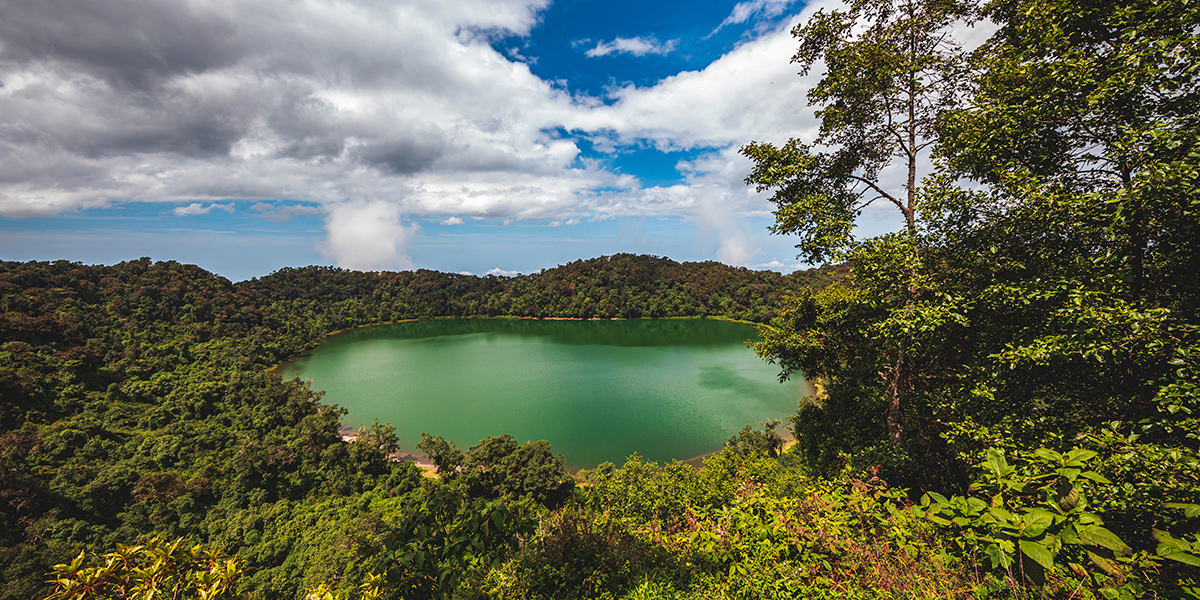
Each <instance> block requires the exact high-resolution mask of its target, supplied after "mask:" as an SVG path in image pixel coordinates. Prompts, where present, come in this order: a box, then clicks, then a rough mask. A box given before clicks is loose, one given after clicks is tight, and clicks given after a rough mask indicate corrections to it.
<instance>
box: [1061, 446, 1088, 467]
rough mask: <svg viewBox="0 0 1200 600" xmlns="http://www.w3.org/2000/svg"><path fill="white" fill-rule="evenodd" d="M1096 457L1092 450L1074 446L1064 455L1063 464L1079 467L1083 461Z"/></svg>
mask: <svg viewBox="0 0 1200 600" xmlns="http://www.w3.org/2000/svg"><path fill="white" fill-rule="evenodd" d="M1095 457H1096V452H1095V451H1094V450H1085V449H1083V448H1074V449H1072V450H1071V451H1070V452H1068V453H1067V455H1066V456H1065V457H1064V459H1065V463H1064V466H1067V467H1081V466H1083V463H1085V462H1087V461H1089V460H1091V459H1093V458H1095Z"/></svg>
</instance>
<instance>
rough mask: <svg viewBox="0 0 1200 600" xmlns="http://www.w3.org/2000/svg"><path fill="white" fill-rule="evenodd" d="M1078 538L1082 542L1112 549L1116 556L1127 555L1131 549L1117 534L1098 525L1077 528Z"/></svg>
mask: <svg viewBox="0 0 1200 600" xmlns="http://www.w3.org/2000/svg"><path fill="white" fill-rule="evenodd" d="M1079 540H1080V541H1082V542H1083V543H1084V544H1089V545H1092V546H1100V547H1101V548H1107V549H1109V550H1112V551H1113V553H1115V554H1117V555H1118V556H1128V555H1129V554H1131V553H1132V552H1133V549H1132V548H1130V547H1129V546H1127V545H1126V544H1125V542H1123V541H1121V538H1119V537H1117V534H1115V533H1113V532H1111V531H1109V530H1107V529H1105V528H1103V527H1101V526H1099V525H1087V526H1085V527H1083V528H1081V529H1080V530H1079Z"/></svg>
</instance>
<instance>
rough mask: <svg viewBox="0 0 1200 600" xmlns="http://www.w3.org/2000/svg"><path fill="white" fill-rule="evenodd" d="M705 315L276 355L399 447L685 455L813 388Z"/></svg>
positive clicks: (355, 339)
mask: <svg viewBox="0 0 1200 600" xmlns="http://www.w3.org/2000/svg"><path fill="white" fill-rule="evenodd" d="M756 337H757V332H756V331H755V330H754V328H753V327H752V326H749V325H745V324H741V323H729V322H725V321H712V320H637V321H533V320H508V319H470V320H436V321H421V322H413V323H398V324H395V325H385V326H381V327H375V328H370V329H362V330H357V331H351V332H348V333H344V334H341V335H337V336H334V337H332V338H330V339H329V340H326V341H325V342H323V343H322V344H321V345H320V346H319V347H318V348H317V349H316V350H314V351H313V352H312V353H310V354H307V355H304V356H301V357H298V358H297V359H296V360H294V361H292V362H289V363H286V364H285V365H283V366H282V367H281V369H280V373H281V375H283V377H285V378H291V377H293V376H298V377H300V378H302V379H312V380H313V384H312V386H313V389H317V390H325V392H326V394H325V402H329V403H333V404H338V405H339V406H342V407H343V408H346V409H348V410H349V414H348V415H347V416H346V418H345V422H346V424H347V425H351V426H356V425H359V424H363V423H370V422H371V421H372V420H373V419H376V418H378V419H379V420H381V421H387V422H390V423H392V424H393V425H395V426H396V434H397V436H398V437H399V438H400V445H401V447H404V448H410V449H411V448H413V447H415V446H416V443H417V442H418V441H420V434H421V432H423V431H424V432H428V433H433V434H438V435H442V436H444V437H445V438H447V439H450V440H453V441H454V442H455V443H456V444H457V445H458V446H459V447H460V448H462V449H464V450H465V449H466V448H467V447H469V446H471V445H472V444H474V443H475V442H477V441H479V440H480V439H481V438H483V437H486V436H488V435H497V434H501V433H509V434H512V435H513V436H514V437H516V438H517V440H518V441H520V442H524V441H526V440H541V439H545V440H549V441H550V443H551V445H552V446H553V448H554V451H555V452H560V453H562V454H563V455H564V456H565V457H566V459H567V462H568V464H571V465H576V466H586V467H590V466H594V465H596V464H598V463H600V462H603V461H606V460H611V461H613V462H617V463H618V464H619V463H620V462H623V461H624V459H625V457H626V456H628V455H630V454H632V453H634V452H637V453H639V454H641V455H642V456H643V457H646V458H649V459H651V460H658V461H662V460H669V459H672V458H679V459H687V458H691V457H694V456H697V455H699V454H703V453H705V452H708V451H711V450H715V449H718V448H720V447H721V444H722V443H723V442H724V441H725V440H726V439H727V438H728V437H729V436H731V435H733V434H734V433H735V432H736V431H737V430H738V429H740V428H741V427H742V426H743V425H746V424H752V423H756V422H758V421H765V420H768V419H773V418H780V417H787V416H788V415H791V414H792V413H794V412H795V410H796V403H797V401H798V400H799V399H800V397H801V396H803V395H804V394H806V393H810V392H809V389H808V386H807V384H805V383H804V382H803V381H789V382H786V383H783V384H780V383H779V382H778V380H777V378H776V376H777V374H778V371H777V369H776V368H775V367H773V366H771V365H768V364H766V363H764V362H762V361H761V360H759V359H758V357H756V356H755V355H754V353H753V352H752V351H750V350H749V349H747V348H746V347H745V345H744V342H745V340H747V339H751V338H756Z"/></svg>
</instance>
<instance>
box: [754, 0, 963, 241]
mask: <svg viewBox="0 0 1200 600" xmlns="http://www.w3.org/2000/svg"><path fill="white" fill-rule="evenodd" d="M972 6H973V5H972V4H970V3H966V2H959V1H956V0H949V1H947V0H903V1H888V2H874V1H868V0H854V1H853V2H851V3H850V7H849V10H847V11H836V10H835V11H829V12H826V11H824V10H821V11H819V12H817V14H816V15H814V16H813V17H812V19H811V20H809V21H808V23H805V24H801V25H797V26H796V27H795V28H794V29H793V30H792V35H794V36H796V37H797V38H798V39H799V40H800V47H799V49H798V50H797V52H796V55H795V56H793V57H792V62H794V63H797V64H799V65H801V72H800V73H801V74H802V75H805V74H807V73H808V72H809V71H810V70H811V69H813V68H814V67H815V66H817V65H818V64H819V63H820V64H823V65H824V67H825V69H826V71H825V75H824V77H823V78H822V79H821V81H820V83H818V84H817V86H816V87H814V88H813V89H811V90H810V91H809V93H808V100H809V103H810V104H813V105H820V106H821V108H820V109H819V110H818V111H817V113H816V114H817V117H818V118H820V120H821V127H820V133H819V135H818V136H817V138H816V139H815V140H814V141H813V143H812V144H811V145H810V144H808V143H805V142H804V141H802V140H798V139H795V138H793V139H790V140H788V142H787V143H786V144H784V145H783V146H782V147H776V146H774V145H772V144H770V143H765V142H757V141H755V142H751V143H749V144H747V145H745V146H743V147H742V149H741V152H742V154H744V155H745V156H747V157H748V158H750V159H751V160H752V161H754V169H753V171H752V172H751V174H750V176H749V177H747V178H746V183H748V184H753V185H755V186H756V187H757V189H758V190H759V191H766V190H774V194H773V195H772V196H771V201H772V202H774V203H775V204H776V205H777V206H778V209H777V210H776V212H775V217H776V222H775V225H774V226H773V227H772V228H771V229H772V231H773V232H775V233H780V234H796V235H799V236H800V243H799V244H797V246H796V247H797V248H798V249H800V251H801V254H802V256H803V257H804V258H806V259H807V260H809V261H810V262H818V261H822V260H825V259H827V258H830V257H833V256H837V253H838V252H839V251H841V250H844V249H846V248H847V247H848V246H849V245H850V244H851V242H852V240H853V236H852V230H853V226H854V221H855V218H856V217H857V216H858V215H859V214H860V213H861V211H862V209H864V208H866V207H867V206H868V205H870V204H871V203H873V202H875V201H876V200H880V199H883V200H886V201H888V202H891V203H892V204H894V205H895V206H896V208H897V209H898V210H899V211H900V213H901V214H902V215H903V216H904V219H905V223H906V226H907V230H908V232H909V233H915V232H916V229H917V211H918V206H917V203H918V193H917V184H918V174H919V173H918V167H919V165H920V162H921V160H922V157H923V152H925V151H927V150H928V149H929V148H930V146H931V145H933V144H934V143H935V142H936V130H935V125H936V123H937V120H938V117H939V115H940V114H941V113H942V112H943V111H945V110H946V109H947V108H949V107H952V106H954V105H955V104H956V102H957V101H958V99H959V98H960V96H961V93H962V92H963V90H964V89H965V87H964V84H965V81H966V80H965V78H964V67H965V62H964V55H963V52H962V50H961V48H960V47H959V45H958V43H957V42H956V41H955V39H954V37H953V35H952V33H953V28H954V27H955V26H959V25H964V24H969V23H970V19H971V16H972V12H973V8H972ZM818 147H823V148H827V150H818V149H817V148H818ZM897 161H899V162H900V163H901V164H902V165H903V166H904V168H905V169H906V175H907V177H906V178H905V180H904V183H903V184H901V185H900V186H895V185H889V183H888V182H884V181H883V180H882V179H881V173H882V171H883V170H884V169H885V168H886V167H888V166H890V165H892V164H894V163H896V162H897Z"/></svg>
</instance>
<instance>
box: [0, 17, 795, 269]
mask: <svg viewBox="0 0 1200 600" xmlns="http://www.w3.org/2000/svg"><path fill="white" fill-rule="evenodd" d="M548 3H549V0H458V1H456V2H443V1H441V0H414V1H412V2H405V3H401V4H395V3H385V2H377V1H374V0H310V1H307V2H304V3H295V2H291V1H289V0H260V1H257V2H244V1H242V0H210V1H203V2H202V1H200V0H141V1H139V2H128V1H127V0H91V1H89V2H85V3H82V4H81V3H78V2H75V1H73V0H39V1H38V2H16V3H11V2H10V3H5V16H4V18H3V19H0V81H3V86H2V87H0V114H3V115H5V118H4V123H2V124H0V215H3V216H9V217H20V216H31V215H54V214H60V213H64V212H68V211H72V210H75V209H79V208H85V207H103V206H110V205H116V204H120V203H126V202H160V203H175V204H178V205H179V207H178V208H177V209H175V214H178V215H197V214H204V213H206V212H209V211H211V210H213V209H214V208H221V209H222V210H233V204H229V202H230V201H231V200H232V201H233V202H236V203H243V202H244V203H247V206H250V207H251V208H252V209H254V210H256V211H258V212H259V213H261V214H262V216H264V217H266V218H270V219H273V220H281V221H283V220H288V219H291V218H294V217H295V216H296V215H300V214H313V213H320V214H321V215H323V218H324V221H325V231H326V236H327V237H326V241H325V243H324V245H323V247H322V252H324V253H325V254H326V255H327V256H328V257H330V258H331V259H333V260H335V261H336V262H337V263H338V264H339V265H341V266H346V267H350V268H360V269H382V268H408V267H411V266H412V264H411V260H409V258H408V257H407V254H406V251H405V247H406V244H407V243H408V241H409V240H411V239H412V237H413V236H414V235H417V234H418V229H417V228H416V227H415V226H413V225H411V223H412V222H414V221H415V220H418V219H425V220H430V219H431V220H433V221H434V222H441V223H444V224H447V225H451V224H456V223H460V222H462V219H463V218H464V217H465V218H481V219H492V220H497V221H512V220H532V221H544V222H546V223H548V224H572V223H578V222H579V220H580V219H604V218H610V217H621V216H650V217H653V216H672V217H680V218H684V219H687V220H689V221H692V222H694V223H696V224H697V227H699V228H701V229H702V230H704V231H705V232H707V235H711V236H713V237H714V239H715V240H716V244H717V246H718V248H719V249H718V257H720V258H721V260H725V261H727V262H734V263H737V264H744V263H745V262H746V261H749V260H751V257H752V256H753V254H754V252H755V248H754V247H753V242H752V241H748V240H749V238H748V235H747V234H746V233H745V231H743V230H742V229H739V227H740V226H739V225H738V223H740V222H741V221H740V220H741V219H744V218H745V217H746V216H750V215H764V214H766V211H767V209H768V208H769V206H768V205H766V203H765V202H764V201H763V200H762V199H761V198H758V197H756V195H755V194H753V192H752V190H749V189H747V187H746V186H745V185H744V184H743V183H742V178H743V177H744V176H745V174H746V173H747V172H748V164H747V163H746V162H745V161H744V160H743V159H742V158H741V157H740V156H738V154H737V152H736V149H737V147H738V146H739V145H741V144H743V143H746V142H748V141H750V140H763V141H774V142H781V141H783V140H786V139H787V138H788V137H791V136H800V135H806V134H807V135H811V134H812V132H813V131H815V124H816V123H815V120H814V119H813V116H812V112H811V110H810V109H808V108H806V107H805V104H806V103H805V100H804V94H805V90H806V89H807V88H808V87H810V86H811V84H812V83H813V81H814V80H813V79H812V78H801V77H798V76H797V75H796V74H795V69H794V67H793V66H791V65H790V64H789V62H788V57H789V56H790V55H791V54H792V52H793V51H794V47H793V46H794V42H793V40H792V39H791V37H790V35H789V34H788V31H787V30H786V28H785V27H780V28H777V29H775V30H771V31H766V32H762V33H761V34H760V35H758V36H757V37H755V38H753V39H750V40H748V41H745V42H744V43H742V44H740V45H738V46H737V47H736V48H734V49H732V50H731V51H729V52H728V53H727V54H726V55H724V56H723V57H722V58H720V59H719V60H717V61H715V62H713V63H712V64H710V65H708V66H707V67H705V68H704V69H702V70H698V71H687V72H682V73H679V74H677V75H674V76H672V77H668V78H666V79H663V80H662V81H659V82H658V83H656V84H655V85H652V86H648V87H637V86H632V85H629V86H624V87H618V88H615V89H613V90H612V91H611V92H610V94H611V95H610V96H609V97H607V98H593V97H587V96H581V95H576V94H572V93H571V92H570V91H569V90H567V89H564V87H563V86H561V85H559V84H557V83H555V82H549V81H545V80H542V79H540V78H539V77H537V76H536V75H534V74H533V73H532V72H531V71H530V69H529V65H528V64H526V62H524V61H522V60H519V59H517V58H513V57H511V56H508V55H506V54H502V53H500V52H497V51H496V50H495V49H494V48H493V47H492V45H491V42H492V41H493V40H495V39H498V38H500V37H512V36H516V37H527V36H529V35H530V32H531V30H532V28H533V27H534V26H535V25H536V24H537V22H538V18H539V14H540V13H541V11H543V10H544V9H545V8H546V6H547V5H548ZM787 4H788V3H787V2H783V1H777V0H753V1H751V2H743V3H742V4H739V5H738V6H737V7H735V9H734V12H733V13H732V14H731V15H730V16H729V18H728V19H726V21H727V22H730V23H734V22H740V21H737V19H741V20H743V21H744V20H746V19H750V18H752V17H753V16H754V15H755V14H760V13H762V14H772V11H776V12H778V11H782V10H784V8H785V7H786V5H787ZM817 7H818V3H814V4H813V5H812V6H810V7H809V8H807V9H806V10H815V9H816V8H817ZM675 47H676V41H675V40H670V41H666V42H660V41H658V40H657V39H655V38H653V37H648V38H628V39H626V38H616V39H614V40H612V41H609V42H600V43H598V44H597V45H596V46H594V47H593V48H591V49H590V50H588V51H587V53H588V55H589V56H604V55H608V54H613V53H629V54H633V55H638V56H641V55H646V54H664V53H668V52H671V51H672V50H673V49H674V48H675ZM481 99H486V101H481ZM584 140H586V141H587V142H588V143H589V144H590V146H591V147H595V148H601V149H608V150H609V151H611V152H613V153H616V152H619V151H620V150H621V148H622V147H626V146H630V145H651V146H653V147H656V148H659V149H662V150H679V149H686V150H694V151H697V152H698V153H699V154H698V156H700V158H698V159H696V160H694V161H691V162H689V163H688V164H686V165H684V166H683V167H684V169H685V171H686V172H685V176H684V178H683V181H682V182H681V183H679V184H677V185H672V186H667V187H659V186H643V184H642V182H640V181H639V180H638V179H637V178H636V177H632V176H630V175H627V174H622V173H620V172H618V171H616V170H613V169H611V168H608V167H606V166H605V163H604V161H602V160H597V159H596V158H595V157H591V158H589V157H588V156H586V155H585V154H584V153H583V152H582V150H581V142H582V141H584ZM278 200H287V201H291V204H288V205H287V206H285V207H283V208H277V207H276V208H272V207H273V206H274V205H272V204H269V203H268V202H274V201H278ZM218 202H219V203H220V204H216V203H218ZM406 223H408V224H406Z"/></svg>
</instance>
